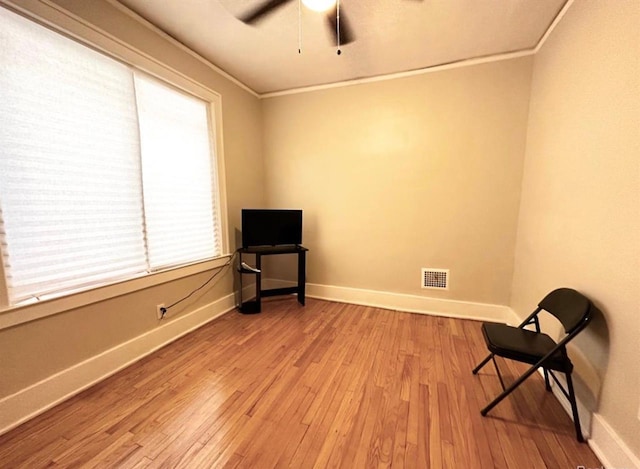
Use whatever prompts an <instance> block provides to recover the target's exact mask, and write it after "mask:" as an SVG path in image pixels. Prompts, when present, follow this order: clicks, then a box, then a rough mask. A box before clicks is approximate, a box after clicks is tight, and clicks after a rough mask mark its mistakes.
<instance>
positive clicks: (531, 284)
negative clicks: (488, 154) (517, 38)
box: [511, 0, 640, 456]
mask: <svg viewBox="0 0 640 469" xmlns="http://www.w3.org/2000/svg"><path fill="white" fill-rule="evenodd" d="M639 25H640V3H639V2H638V1H637V0H620V1H615V2H609V1H584V0H580V1H576V2H574V4H573V5H572V7H571V8H570V9H569V11H568V13H567V14H566V15H565V17H564V18H563V19H562V21H561V22H560V24H559V25H558V27H557V28H556V29H555V30H554V32H553V34H552V35H551V36H550V37H549V39H548V40H547V41H546V43H545V44H544V46H543V47H542V49H541V50H540V52H539V53H538V54H537V55H536V57H535V64H534V75H533V83H532V93H531V106H530V107H531V111H530V119H529V129H528V136H527V151H526V160H525V169H524V180H523V189H522V204H521V209H520V220H519V225H518V240H517V249H516V263H515V274H514V280H513V294H512V299H511V304H512V307H513V308H514V309H515V310H516V311H517V312H518V313H520V314H521V315H524V314H525V313H527V312H528V311H529V310H530V309H531V305H534V304H535V303H536V302H537V301H538V300H539V298H541V297H542V296H543V295H544V294H545V293H546V292H548V291H549V290H551V289H553V288H555V287H556V286H570V287H574V288H576V289H578V290H580V291H582V292H584V293H585V294H587V295H588V296H590V297H591V298H592V299H593V300H594V301H595V302H596V304H597V305H598V306H599V307H600V308H601V309H602V311H603V316H604V317H597V318H596V320H595V321H594V324H593V325H592V326H591V327H590V329H588V330H586V331H585V332H584V334H583V336H582V337H578V339H579V340H578V345H579V348H580V350H581V351H582V354H583V355H585V356H586V358H587V360H588V361H589V363H590V364H591V365H592V366H593V367H595V369H596V374H595V376H594V375H589V376H590V378H587V379H590V380H597V381H599V382H596V383H593V382H591V383H586V384H587V385H588V386H589V387H591V388H593V389H595V390H596V398H599V399H597V402H596V403H595V408H593V409H592V410H595V411H596V412H598V413H599V414H600V415H601V416H602V417H603V418H604V420H606V422H607V423H608V424H609V425H610V426H611V427H612V428H613V430H614V431H615V432H616V433H618V435H619V436H620V437H621V438H622V439H623V440H624V442H625V443H626V444H627V445H628V446H629V447H630V448H631V449H632V450H633V451H634V452H635V454H636V456H640V438H639V437H638V435H640V421H639V420H638V406H639V405H640V393H639V392H638V390H639V389H640V366H639V365H638V359H639V357H640V346H639V345H638V344H640V341H639V340H638V333H639V332H640V205H639V201H640V197H639V196H640V68H639V66H638V63H639V57H640V35H639V33H638V31H639V30H640V28H639ZM580 371H581V370H578V372H580ZM598 401H599V402H598Z"/></svg>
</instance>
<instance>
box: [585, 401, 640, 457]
mask: <svg viewBox="0 0 640 469" xmlns="http://www.w3.org/2000/svg"><path fill="white" fill-rule="evenodd" d="M592 422H593V424H592V427H591V438H590V439H589V446H590V447H591V449H592V450H593V452H594V453H595V454H596V456H598V459H600V462H602V464H603V465H604V467H608V468H625V469H640V459H639V458H638V457H637V456H636V455H634V454H633V452H632V451H631V449H629V447H628V446H627V445H626V443H625V442H624V441H622V439H621V438H620V437H619V436H618V434H617V433H616V432H615V430H614V429H613V428H611V427H610V426H609V424H608V423H607V421H606V420H605V419H604V417H602V415H600V414H598V413H594V414H593V420H592Z"/></svg>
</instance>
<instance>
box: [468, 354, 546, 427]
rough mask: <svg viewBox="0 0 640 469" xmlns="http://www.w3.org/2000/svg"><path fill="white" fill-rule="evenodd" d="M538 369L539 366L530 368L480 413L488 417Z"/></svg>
mask: <svg viewBox="0 0 640 469" xmlns="http://www.w3.org/2000/svg"><path fill="white" fill-rule="evenodd" d="M537 369H538V367H537V366H535V365H534V366H532V367H531V368H529V369H528V370H527V371H525V372H524V373H523V374H522V375H520V377H519V378H518V379H517V380H515V381H514V382H513V383H512V384H511V386H509V387H508V388H507V389H505V390H504V391H503V392H502V393H501V394H500V395H499V396H498V397H496V398H495V399H494V400H492V401H491V402H490V403H489V404H488V405H487V406H486V407H485V408H484V409H482V410H481V411H480V413H481V414H482V415H483V416H485V415H487V413H488V412H489V411H490V410H491V409H493V408H494V407H495V406H496V405H498V404H499V403H500V401H502V399H504V398H505V397H507V396H508V395H509V394H511V393H512V392H513V390H514V389H515V388H517V387H518V386H520V385H521V384H522V383H523V381H524V380H525V379H527V378H528V377H529V376H531V375H532V374H533V373H534V372H535V371H536V370H537Z"/></svg>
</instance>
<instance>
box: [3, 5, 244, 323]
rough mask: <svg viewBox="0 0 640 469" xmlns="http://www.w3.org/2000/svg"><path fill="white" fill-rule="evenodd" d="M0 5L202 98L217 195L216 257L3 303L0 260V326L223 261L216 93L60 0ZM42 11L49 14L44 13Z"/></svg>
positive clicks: (222, 186)
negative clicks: (29, 5) (25, 5)
mask: <svg viewBox="0 0 640 469" xmlns="http://www.w3.org/2000/svg"><path fill="white" fill-rule="evenodd" d="M0 8H6V9H8V10H9V11H11V12H13V13H16V14H19V15H21V16H23V17H25V18H26V19H27V20H29V21H33V22H35V23H37V24H39V25H40V26H42V27H45V28H48V29H50V30H52V31H53V32H55V33H57V34H61V35H63V36H64V37H66V38H68V39H70V40H73V41H76V42H78V43H79V44H81V45H83V46H85V47H89V48H90V49H93V50H95V51H97V52H99V53H101V54H103V55H106V56H107V57H110V58H111V59H114V60H116V61H119V62H121V63H123V64H124V65H126V66H128V67H130V68H132V69H133V70H134V71H139V72H141V73H144V74H147V75H149V76H151V77H153V78H155V79H157V80H159V81H161V82H162V83H163V84H165V85H167V86H169V87H173V88H175V89H177V90H180V91H182V92H185V93H188V94H191V95H193V96H195V97H197V98H199V99H202V100H204V101H205V102H207V113H208V117H209V123H210V125H209V134H210V141H211V144H212V145H211V147H212V148H211V150H212V153H213V154H212V161H211V164H212V181H217V193H216V191H215V190H214V195H217V197H215V200H214V204H215V205H216V206H215V210H216V212H217V214H218V220H217V222H218V230H219V235H220V245H221V252H222V254H221V255H220V256H219V257H216V258H213V259H209V260H203V261H195V262H193V263H189V264H184V265H180V266H172V267H168V268H166V269H162V270H159V271H153V272H147V273H142V274H140V275H139V276H134V277H131V278H128V279H124V280H119V281H114V282H107V283H105V284H100V285H94V286H90V287H86V288H83V289H79V290H77V291H70V292H65V293H61V294H60V295H59V296H55V297H51V298H47V299H42V300H40V301H37V302H33V303H25V304H17V305H9V304H8V295H7V290H6V284H5V272H4V268H3V266H2V263H1V262H0V276H1V277H0V330H2V329H5V328H8V327H12V326H15V325H18V324H22V323H25V322H29V321H33V320H36V319H40V318H43V317H46V316H50V315H54V314H58V313H61V312H63V311H67V310H69V309H74V308H79V307H82V306H86V305H89V304H92V303H96V302H100V301H104V300H107V299H109V298H114V297H117V296H121V295H125V294H127V293H132V292H135V291H138V290H142V289H145V288H149V287H152V286H155V285H159V284H162V283H166V282H171V281H173V280H176V279H180V278H183V277H186V276H190V275H194V274H198V273H201V272H206V271H209V270H212V269H215V268H218V267H221V266H223V265H224V264H225V263H226V261H227V260H228V258H229V257H230V256H231V254H230V252H229V234H228V226H229V225H228V216H227V198H226V180H225V164H224V148H223V134H222V129H223V125H222V98H221V95H220V94H219V93H217V92H215V91H213V90H211V89H210V88H208V87H206V86H204V85H202V84H201V83H199V82H197V81H195V80H194V79H192V78H190V77H188V76H187V75H185V74H183V73H182V72H180V71H178V70H176V69H174V68H172V67H170V66H168V65H166V64H164V63H162V62H161V61H159V60H156V59H155V58H153V57H151V56H149V55H148V54H146V53H144V52H142V51H141V50H139V49H137V48H135V47H133V46H131V45H129V44H127V43H125V42H124V41H122V40H120V39H118V38H116V37H114V36H112V35H110V34H108V33H106V32H105V31H103V30H101V29H99V28H97V27H95V26H94V25H92V24H90V23H88V22H86V21H84V20H82V19H81V18H78V17H75V16H72V15H71V14H70V13H68V12H67V11H66V10H64V9H63V8H61V7H60V6H58V5H56V4H53V3H50V2H48V1H47V0H41V1H40V2H38V5H37V8H34V10H36V11H37V13H36V12H34V11H29V10H26V9H25V8H22V7H20V6H18V5H16V4H15V3H14V2H10V1H7V0H0ZM45 17H46V18H50V19H45ZM62 25H64V26H62Z"/></svg>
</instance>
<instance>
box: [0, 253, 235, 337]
mask: <svg viewBox="0 0 640 469" xmlns="http://www.w3.org/2000/svg"><path fill="white" fill-rule="evenodd" d="M230 257H231V254H227V255H224V256H221V257H218V258H216V259H211V260H208V261H204V262H198V263H195V264H189V265H186V266H180V267H174V268H170V269H167V270H163V271H160V272H153V273H151V274H143V275H141V276H140V277H136V278H132V279H128V280H123V281H120V282H117V283H111V284H108V285H101V286H98V287H92V288H89V289H87V290H83V291H81V292H77V293H71V294H68V295H65V296H60V297H56V298H50V299H46V300H41V301H38V302H36V303H29V304H23V305H16V306H10V307H8V308H7V309H5V310H3V311H0V330H2V329H6V328H9V327H13V326H17V325H19V324H23V323H26V322H30V321H35V320H36V319H41V318H45V317H47V316H52V315H54V314H58V313H62V312H64V311H68V310H70V309H75V308H80V307H82V306H86V305H89V304H92V303H98V302H100V301H105V300H108V299H110V298H115V297H117V296H122V295H126V294H127V293H132V292H135V291H138V290H143V289H145V288H149V287H153V286H155V285H160V284H163V283H167V282H171V281H173V280H177V279H180V278H183V277H187V276H189V275H195V274H199V273H201V272H206V271H208V270H212V269H216V268H220V267H222V266H224V264H225V263H226V262H227V261H228V260H229V258H230Z"/></svg>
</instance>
